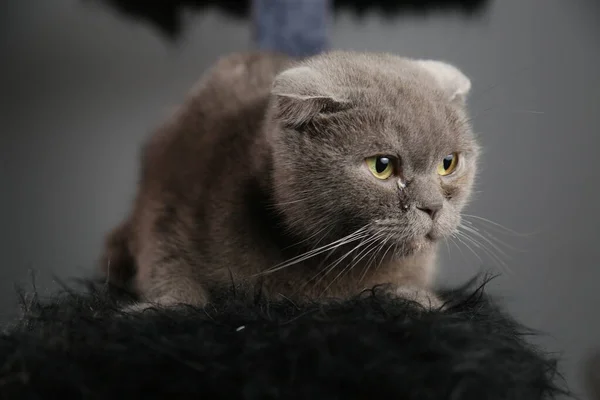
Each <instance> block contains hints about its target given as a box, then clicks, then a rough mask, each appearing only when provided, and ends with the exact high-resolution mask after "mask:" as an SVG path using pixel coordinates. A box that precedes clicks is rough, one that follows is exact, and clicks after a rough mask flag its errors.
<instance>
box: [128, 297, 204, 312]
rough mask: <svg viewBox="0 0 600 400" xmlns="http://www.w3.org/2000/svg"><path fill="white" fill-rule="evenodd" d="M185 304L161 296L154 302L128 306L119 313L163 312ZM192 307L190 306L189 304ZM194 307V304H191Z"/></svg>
mask: <svg viewBox="0 0 600 400" xmlns="http://www.w3.org/2000/svg"><path fill="white" fill-rule="evenodd" d="M186 305H187V303H185V302H181V301H178V300H177V299H175V298H173V297H170V296H163V297H159V298H157V299H155V300H154V301H143V302H138V303H134V304H129V305H127V306H125V307H123V308H122V309H121V312H123V313H125V314H134V313H143V312H145V311H148V310H163V309H166V308H180V307H185V306H186ZM189 305H192V304H189ZM193 305H196V304H193Z"/></svg>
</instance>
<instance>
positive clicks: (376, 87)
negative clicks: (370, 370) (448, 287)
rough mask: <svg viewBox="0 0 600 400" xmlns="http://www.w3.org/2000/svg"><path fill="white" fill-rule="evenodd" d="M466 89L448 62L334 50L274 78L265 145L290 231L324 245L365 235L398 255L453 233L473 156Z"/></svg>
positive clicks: (466, 193)
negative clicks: (357, 234)
mask: <svg viewBox="0 0 600 400" xmlns="http://www.w3.org/2000/svg"><path fill="white" fill-rule="evenodd" d="M470 86H471V84H470V81H469V79H468V78H467V77H466V76H465V75H463V73H461V72H460V71H459V70H458V69H456V68H455V67H453V66H451V65H449V64H446V63H443V62H439V61H430V60H411V59H406V58H401V57H397V56H393V55H388V54H365V53H351V52H332V53H327V54H323V55H319V56H316V57H313V58H310V59H308V60H305V61H303V62H300V63H298V64H296V65H294V66H292V67H290V68H289V69H287V70H285V71H283V72H281V73H280V74H279V75H278V76H277V77H276V79H275V81H274V84H273V86H272V92H271V106H270V111H269V116H268V118H269V121H270V129H269V130H268V139H269V141H270V143H271V147H272V151H273V171H274V192H275V193H274V197H275V202H276V203H277V207H278V210H279V211H280V213H281V215H282V216H283V220H284V221H285V224H286V225H287V227H288V228H289V229H290V230H291V231H293V232H295V233H296V234H299V235H300V236H302V237H305V238H306V239H307V240H309V241H311V240H314V241H317V240H318V241H320V242H321V243H325V242H326V241H329V242H330V241H332V240H337V239H340V238H342V237H344V236H346V235H349V234H352V233H353V232H356V231H361V232H366V233H367V234H368V235H372V236H373V237H375V236H377V237H378V240H380V241H382V243H383V241H386V243H388V244H389V245H394V247H395V248H396V251H397V253H398V254H400V255H403V256H406V255H409V254H411V253H414V252H415V251H418V250H420V249H424V248H427V247H431V246H433V245H434V244H435V243H437V242H438V241H439V240H440V239H443V238H446V237H448V236H450V235H452V234H453V233H454V232H455V231H456V230H457V228H458V225H459V224H460V213H461V210H462V209H463V207H464V206H465V204H466V203H467V201H468V200H469V197H470V193H471V189H472V186H473V181H474V177H475V173H476V165H477V157H478V152H479V148H478V146H477V143H476V140H475V138H474V135H473V133H472V131H471V127H470V125H469V120H468V117H467V112H466V104H465V101H466V97H467V95H468V93H469V90H470Z"/></svg>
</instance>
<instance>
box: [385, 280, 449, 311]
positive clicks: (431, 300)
mask: <svg viewBox="0 0 600 400" xmlns="http://www.w3.org/2000/svg"><path fill="white" fill-rule="evenodd" d="M394 294H395V295H396V296H398V297H400V298H402V299H406V300H409V301H414V302H415V303H418V304H420V305H421V306H423V307H424V308H426V309H428V310H442V309H443V307H444V303H443V302H442V301H441V300H440V299H439V298H438V297H437V296H436V295H435V294H434V293H432V292H431V291H429V290H426V289H422V288H417V287H413V286H402V287H398V288H396V290H395V291H394Z"/></svg>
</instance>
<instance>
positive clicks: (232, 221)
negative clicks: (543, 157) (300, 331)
mask: <svg viewBox="0 0 600 400" xmlns="http://www.w3.org/2000/svg"><path fill="white" fill-rule="evenodd" d="M469 89H470V82H469V80H468V79H467V78H466V77H465V76H464V75H463V74H462V73H461V72H460V71H458V70H457V69H456V68H454V67H452V66H450V65H448V64H445V63H441V62H437V61H419V60H411V59H406V58H401V57H398V56H394V55H388V54H365V53H353V52H331V53H327V54H322V55H319V56H316V57H312V58H309V59H306V60H292V59H289V58H287V57H285V56H281V55H274V54H267V53H247V54H234V55H230V56H227V57H225V58H223V59H221V60H219V61H218V62H217V63H216V64H215V65H214V67H213V68H212V69H210V70H209V71H208V72H207V73H205V74H204V76H203V77H202V79H201V80H200V82H199V83H198V84H197V86H196V87H195V88H194V90H193V91H192V93H191V94H190V96H189V97H188V99H187V100H186V101H185V102H184V104H183V105H182V106H181V107H180V109H179V110H178V111H177V112H176V114H175V115H174V116H173V117H172V118H170V119H169V120H168V121H167V122H166V124H164V125H163V126H161V127H160V128H159V129H158V131H157V132H155V133H154V135H153V136H152V137H151V138H150V140H149V141H148V142H147V143H146V145H145V147H144V149H143V153H142V160H141V177H140V180H139V184H138V192H137V195H136V198H135V201H134V204H133V209H132V211H131V213H130V214H129V216H128V217H127V218H126V219H125V221H124V222H123V223H122V224H121V225H120V226H118V227H117V228H115V230H114V231H113V232H111V233H110V234H109V235H108V237H107V241H106V248H105V252H104V255H103V259H102V267H103V270H104V273H105V274H106V275H107V278H108V279H109V280H110V281H112V282H113V283H116V284H119V285H130V286H131V287H132V288H133V289H134V290H135V291H136V292H137V293H138V294H139V295H140V296H141V297H142V298H143V299H145V300H147V301H149V302H156V303H160V304H164V305H167V304H174V303H189V304H195V305H202V304H205V303H206V302H207V301H209V299H210V291H211V290H212V289H213V288H216V287H218V286H219V285H227V284H230V283H231V282H232V281H233V282H248V283H251V284H260V286H261V288H262V291H263V293H266V294H267V295H269V296H274V297H276V296H285V297H287V298H290V299H302V298H311V299H314V298H320V297H342V298H343V297H347V296H351V295H354V294H357V293H358V292H360V291H361V290H363V289H366V288H371V287H373V286H375V285H389V286H390V287H391V288H394V289H393V290H397V291H398V293H401V294H403V295H406V294H408V293H418V294H417V296H418V298H417V300H418V301H421V302H426V301H433V302H434V303H435V298H434V297H433V296H430V295H428V294H427V293H428V292H427V288H428V287H429V285H430V282H431V279H432V274H433V273H434V269H435V258H436V248H437V245H438V243H439V242H440V240H442V239H444V238H446V237H448V236H449V235H452V234H453V233H454V232H455V231H456V229H457V226H458V225H459V223H460V211H461V210H462V208H463V207H464V205H465V204H466V202H467V201H468V199H469V195H470V192H471V187H472V185H473V180H474V176H475V169H476V161H477V155H478V146H477V144H476V141H475V138H474V136H473V134H472V132H471V129H470V126H469V123H468V117H467V113H466V107H465V97H466V95H467V93H468V91H469ZM449 154H455V155H456V158H457V159H458V162H457V165H458V166H457V167H456V171H454V172H453V173H452V174H449V175H448V176H441V175H440V174H439V173H438V172H439V167H438V166H439V165H446V164H440V162H445V161H443V160H446V159H444V157H446V156H447V155H449ZM375 156H380V157H381V156H385V157H386V158H377V162H378V163H379V164H377V166H378V167H377V168H379V169H381V168H383V167H381V165H383V164H381V162H383V161H385V160H387V161H385V162H387V163H388V164H389V165H392V167H393V168H392V169H393V174H392V175H391V176H390V177H388V178H385V179H381V176H376V174H378V170H377V171H376V170H374V169H373V167H372V168H371V170H370V169H369V166H368V164H367V163H366V162H365V160H367V159H369V157H371V158H372V157H375ZM372 159H373V158H372ZM381 160H383V161H381ZM372 165H375V164H372ZM423 293H425V294H423Z"/></svg>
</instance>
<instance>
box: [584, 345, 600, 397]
mask: <svg viewBox="0 0 600 400" xmlns="http://www.w3.org/2000/svg"><path fill="white" fill-rule="evenodd" d="M583 372H584V373H583V375H584V380H585V382H584V383H585V385H586V388H587V390H588V394H589V396H590V400H600V350H598V351H596V352H595V353H594V354H592V355H591V356H590V357H589V358H588V359H587V360H585V364H584V371H583Z"/></svg>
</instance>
